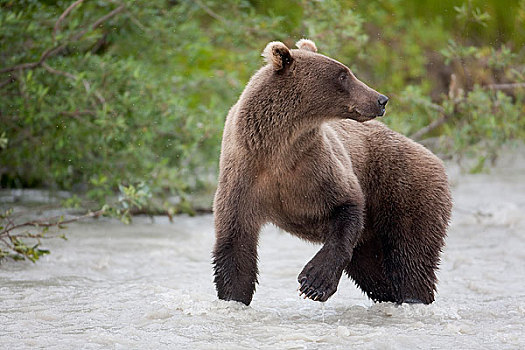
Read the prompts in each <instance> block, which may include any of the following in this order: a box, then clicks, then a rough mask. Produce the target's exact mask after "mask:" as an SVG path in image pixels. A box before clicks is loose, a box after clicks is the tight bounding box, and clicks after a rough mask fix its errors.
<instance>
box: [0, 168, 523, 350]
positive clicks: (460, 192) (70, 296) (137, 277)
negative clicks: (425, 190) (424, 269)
mask: <svg viewBox="0 0 525 350" xmlns="http://www.w3.org/2000/svg"><path fill="white" fill-rule="evenodd" d="M522 164H523V163H522ZM451 172H453V171H451ZM451 177H452V182H453V185H454V190H453V194H454V200H455V209H454V215H453V222H452V225H451V228H450V231H449V236H448V239H447V246H446V249H445V251H444V254H443V261H442V265H441V269H440V272H439V279H440V283H439V285H438V294H437V297H436V301H435V302H434V303H433V304H432V305H429V306H425V305H405V304H404V305H401V306H396V305H394V304H391V303H383V304H374V303H372V302H371V301H369V300H368V299H367V298H366V297H365V296H364V295H363V294H362V293H361V292H360V291H359V290H358V289H357V288H356V287H355V286H354V284H353V283H352V282H351V280H349V279H348V278H346V277H343V279H342V281H341V283H340V285H339V289H338V291H337V293H336V294H335V295H334V296H333V297H332V298H331V299H330V300H329V301H328V302H327V303H325V305H324V307H323V305H322V304H320V303H317V302H312V301H309V300H303V299H302V298H300V297H299V296H298V293H297V291H296V288H297V286H298V284H297V282H296V277H297V274H298V273H299V272H300V271H301V269H302V267H303V265H304V264H306V262H308V260H309V259H310V258H311V257H312V256H313V255H314V254H315V252H316V251H317V249H318V248H319V247H317V246H314V245H311V244H308V243H305V242H303V241H300V240H299V239H297V238H294V237H292V236H290V235H288V234H286V233H283V232H280V231H278V230H277V229H275V228H273V227H267V228H266V229H265V230H264V232H263V233H262V235H261V241H260V278H259V280H260V285H259V286H258V288H257V292H256V293H255V296H254V299H253V302H252V304H251V306H250V307H245V306H242V305H240V304H238V303H235V302H223V301H218V300H217V299H216V294H215V289H214V286H213V283H212V269H211V264H210V261H211V257H210V251H211V249H212V246H213V241H214V233H213V226H212V217H211V216H200V217H196V218H189V217H176V218H175V222H174V223H173V224H170V223H168V222H167V220H166V219H164V218H155V220H154V221H152V220H150V219H147V218H139V219H136V220H135V222H134V224H133V225H131V226H126V225H123V224H120V223H117V222H114V221H106V220H93V221H89V222H86V223H79V224H75V225H71V226H70V227H69V229H68V232H69V233H68V238H69V240H68V241H67V242H63V241H59V240H54V241H49V242H46V245H47V246H48V247H49V248H50V249H51V250H52V254H51V255H49V256H46V257H44V258H42V259H41V261H39V262H38V263H36V264H32V263H13V262H7V263H4V264H3V265H0V349H37V348H46V349H80V348H81V349H348V348H350V347H357V348H360V349H444V348H446V349H524V348H525V335H524V329H525V328H524V324H525V264H524V263H525V230H524V229H525V218H524V217H525V214H524V213H525V181H524V180H525V171H524V169H517V168H516V167H511V168H506V167H504V166H500V167H499V168H498V169H496V170H495V171H494V172H493V173H492V174H490V175H486V174H484V175H458V174H452V176H451Z"/></svg>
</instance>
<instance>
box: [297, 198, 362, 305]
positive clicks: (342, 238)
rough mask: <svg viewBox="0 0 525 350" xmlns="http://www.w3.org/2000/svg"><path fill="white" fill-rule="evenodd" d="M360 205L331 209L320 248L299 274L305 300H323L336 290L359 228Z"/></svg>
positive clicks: (350, 255) (346, 205) (359, 230)
mask: <svg viewBox="0 0 525 350" xmlns="http://www.w3.org/2000/svg"><path fill="white" fill-rule="evenodd" d="M363 221H364V220H363V206H361V205H356V204H344V205H340V206H338V207H336V208H335V210H334V211H333V214H332V216H331V218H330V222H329V226H328V227H329V229H328V230H329V232H327V235H326V238H325V242H324V245H323V247H322V248H321V249H320V250H319V252H317V254H315V256H314V257H313V258H312V260H310V262H308V264H306V266H305V267H304V269H303V271H301V273H300V274H299V276H298V278H297V280H298V281H299V284H300V286H299V290H300V292H301V294H304V295H305V297H307V298H310V299H312V300H315V301H322V302H324V301H326V300H328V298H330V297H331V296H332V295H333V294H334V293H335V292H336V290H337V285H338V284H339V280H340V279H341V275H342V273H343V270H344V268H345V267H346V266H347V265H348V264H349V263H350V260H351V259H352V251H353V248H354V247H355V245H356V243H357V240H358V239H359V235H360V234H361V231H362V229H363Z"/></svg>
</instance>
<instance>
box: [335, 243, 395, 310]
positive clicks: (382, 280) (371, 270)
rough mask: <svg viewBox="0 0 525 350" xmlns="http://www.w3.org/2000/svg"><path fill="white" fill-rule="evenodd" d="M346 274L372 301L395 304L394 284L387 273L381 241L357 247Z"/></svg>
mask: <svg viewBox="0 0 525 350" xmlns="http://www.w3.org/2000/svg"><path fill="white" fill-rule="evenodd" d="M345 272H346V274H347V275H348V276H350V277H351V278H352V280H353V281H354V282H355V283H356V284H357V286H358V287H359V288H361V290H362V291H363V292H365V294H366V295H367V296H368V297H369V298H370V299H372V300H374V301H376V302H382V301H391V302H395V298H394V294H393V289H392V282H391V280H390V279H388V278H387V276H386V273H385V269H384V264H383V248H382V246H381V242H380V241H379V239H377V238H376V239H369V240H368V241H367V242H365V243H360V244H359V245H358V246H357V247H355V248H354V252H353V256H352V260H351V261H350V264H348V266H347V267H346V269H345Z"/></svg>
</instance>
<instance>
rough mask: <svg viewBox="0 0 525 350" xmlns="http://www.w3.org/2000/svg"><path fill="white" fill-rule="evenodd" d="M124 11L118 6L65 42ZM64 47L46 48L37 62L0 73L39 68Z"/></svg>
mask: <svg viewBox="0 0 525 350" xmlns="http://www.w3.org/2000/svg"><path fill="white" fill-rule="evenodd" d="M124 9H125V6H124V5H120V6H119V7H117V8H116V9H114V10H113V11H111V12H109V13H108V14H106V15H104V16H102V17H100V18H99V19H98V20H96V21H95V22H94V23H93V24H92V25H90V26H88V27H87V28H86V29H84V30H82V31H81V32H79V33H77V34H75V35H73V36H71V37H70V38H68V39H67V40H66V41H67V42H70V41H77V40H79V39H80V38H81V37H83V36H84V35H85V34H86V33H87V32H88V31H90V30H92V29H95V28H97V27H98V26H100V25H101V24H102V23H103V22H105V21H107V20H108V19H110V18H111V17H113V16H115V15H116V14H118V13H120V12H122V11H123V10H124ZM66 46H67V45H66V44H65V43H64V44H60V45H57V46H54V47H51V48H48V49H47V50H45V51H44V53H42V55H41V56H40V58H39V60H38V61H36V62H29V63H22V64H18V65H15V66H12V67H7V68H2V69H0V73H7V72H13V71H17V70H24V69H33V68H36V67H39V66H41V65H42V63H44V61H45V60H46V59H48V58H49V57H52V56H54V55H57V54H58V53H60V52H62V51H63V50H64V49H65V48H66Z"/></svg>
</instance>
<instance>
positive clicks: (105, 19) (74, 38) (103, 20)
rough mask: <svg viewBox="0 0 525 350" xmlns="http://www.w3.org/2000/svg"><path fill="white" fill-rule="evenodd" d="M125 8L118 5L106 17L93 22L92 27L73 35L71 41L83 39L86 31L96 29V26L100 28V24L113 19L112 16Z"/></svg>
mask: <svg viewBox="0 0 525 350" xmlns="http://www.w3.org/2000/svg"><path fill="white" fill-rule="evenodd" d="M125 8H126V7H125V6H124V5H120V6H119V7H117V8H116V9H114V10H113V11H111V12H110V13H108V14H107V15H105V16H102V17H100V18H99V19H98V20H97V21H95V22H94V23H93V24H92V25H90V26H89V27H87V28H86V29H84V30H83V31H81V32H79V33H77V34H76V35H73V37H72V38H71V40H73V41H76V40H78V39H80V38H81V37H83V36H84V35H85V34H86V33H87V32H88V31H90V30H93V29H97V28H98V26H100V25H101V24H102V23H104V22H105V21H107V20H108V19H110V18H111V17H113V16H115V15H117V14H119V13H120V12H122V11H124V9H125Z"/></svg>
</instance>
